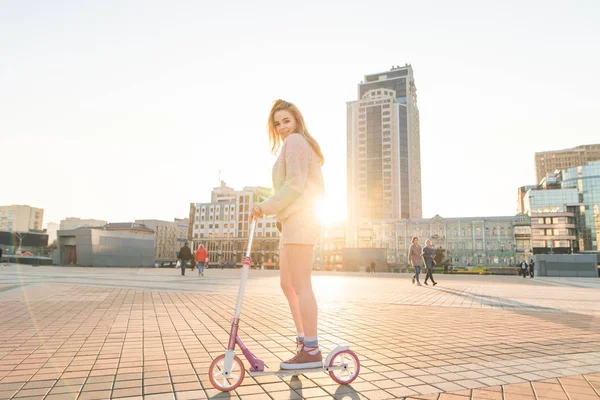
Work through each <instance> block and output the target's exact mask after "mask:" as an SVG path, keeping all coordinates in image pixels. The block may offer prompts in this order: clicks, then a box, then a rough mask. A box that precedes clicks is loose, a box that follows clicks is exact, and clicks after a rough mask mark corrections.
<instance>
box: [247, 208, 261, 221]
mask: <svg viewBox="0 0 600 400" xmlns="http://www.w3.org/2000/svg"><path fill="white" fill-rule="evenodd" d="M262 215H263V212H262V209H261V208H260V205H258V204H255V205H254V206H252V208H251V209H250V217H249V219H248V222H250V223H252V221H253V220H255V219H256V220H258V219H259V218H260V217H261V216H262Z"/></svg>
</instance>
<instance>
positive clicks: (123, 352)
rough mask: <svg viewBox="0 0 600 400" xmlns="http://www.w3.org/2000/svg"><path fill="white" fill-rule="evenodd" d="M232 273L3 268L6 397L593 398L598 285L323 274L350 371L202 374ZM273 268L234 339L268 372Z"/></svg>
mask: <svg viewBox="0 0 600 400" xmlns="http://www.w3.org/2000/svg"><path fill="white" fill-rule="evenodd" d="M239 278H240V271H239V270H213V269H210V270H207V271H206V272H205V276H204V277H201V276H200V277H199V276H197V273H193V272H191V271H188V275H187V276H185V277H184V276H181V275H180V272H179V270H175V269H116V268H106V269H101V268H67V267H64V268H60V267H31V266H16V265H12V266H0V399H21V400H24V399H39V400H42V399H44V400H59V399H60V400H63V399H64V400H69V399H72V400H75V399H77V400H92V399H136V400H141V399H145V400H162V399H169V400H171V399H177V400H186V399H205V398H218V399H230V398H231V399H236V398H242V399H276V400H278V399H332V398H335V399H352V400H354V399H369V400H378V399H395V398H407V399H422V400H433V399H440V400H447V399H455V400H469V399H482V400H483V399H485V400H495V399H498V400H500V399H506V400H529V399H532V400H533V399H539V400H542V399H555V400H559V399H567V400H587V399H600V279H593V278H589V279H576V278H564V279H550V278H536V279H533V280H531V279H523V278H521V277H517V276H507V277H495V276H466V275H437V276H436V278H437V279H438V281H439V285H437V286H436V287H431V286H422V287H417V286H413V285H412V284H411V282H410V275H408V274H376V275H369V274H365V273H363V274H360V273H333V272H332V273H327V272H317V273H315V275H314V280H313V281H314V287H315V292H316V294H317V297H318V302H319V307H320V310H319V311H320V319H319V322H320V323H319V339H320V343H321V345H322V347H323V348H324V349H325V351H327V350H328V349H332V348H333V347H335V346H336V345H337V344H340V343H347V344H349V345H350V346H351V349H352V350H353V351H354V352H356V353H357V354H358V356H359V359H360V361H361V371H360V375H359V377H358V378H357V379H356V380H355V381H354V382H353V383H352V384H351V385H347V386H340V385H337V384H336V383H335V382H334V381H333V380H332V379H331V378H330V377H329V376H328V375H326V374H325V373H313V374H307V375H302V376H299V377H287V378H284V379H279V378H277V377H274V376H273V377H272V376H268V377H257V378H252V377H250V376H248V375H246V378H245V379H244V382H243V384H242V386H240V387H239V388H238V389H237V390H236V391H235V392H230V393H221V392H218V391H217V390H215V389H213V388H212V386H211V384H210V382H209V379H208V367H209V365H210V363H211V361H212V360H213V359H214V358H216V357H217V356H219V355H221V354H223V352H224V346H225V345H226V343H227V339H228V332H229V328H230V321H231V317H232V315H233V309H234V307H235V300H236V297H237V290H238V287H239ZM278 279H279V278H278V272H277V271H251V272H250V279H249V280H248V286H247V294H246V297H245V299H244V309H243V312H242V322H241V326H240V336H241V337H242V339H243V340H244V342H245V343H246V345H247V346H248V347H249V348H250V349H251V350H252V351H253V352H254V353H255V354H256V355H257V356H258V357H260V358H261V359H263V360H264V361H265V362H266V364H267V365H268V366H270V367H271V368H274V369H277V367H278V364H279V362H280V361H281V360H283V359H287V358H289V357H290V355H291V354H292V353H291V350H292V349H293V348H294V339H295V330H294V326H293V322H292V320H291V317H290V314H289V310H288V308H287V303H286V301H285V298H284V297H283V295H282V293H281V290H280V288H279V280H278Z"/></svg>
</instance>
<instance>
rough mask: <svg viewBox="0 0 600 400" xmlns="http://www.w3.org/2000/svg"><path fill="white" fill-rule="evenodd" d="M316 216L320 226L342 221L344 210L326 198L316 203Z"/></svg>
mask: <svg viewBox="0 0 600 400" xmlns="http://www.w3.org/2000/svg"><path fill="white" fill-rule="evenodd" d="M317 216H318V217H319V220H320V221H321V223H322V224H327V223H331V222H336V221H342V220H344V218H345V209H344V207H341V206H340V204H337V203H336V202H334V201H332V199H329V198H327V197H326V198H324V199H323V200H321V201H319V202H318V203H317Z"/></svg>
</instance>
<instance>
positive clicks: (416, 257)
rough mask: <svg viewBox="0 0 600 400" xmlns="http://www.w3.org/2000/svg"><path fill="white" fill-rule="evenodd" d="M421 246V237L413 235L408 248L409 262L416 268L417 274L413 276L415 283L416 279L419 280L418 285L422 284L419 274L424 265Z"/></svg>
mask: <svg viewBox="0 0 600 400" xmlns="http://www.w3.org/2000/svg"><path fill="white" fill-rule="evenodd" d="M421 252H422V249H421V246H419V238H418V237H416V236H415V237H413V238H412V244H411V245H410V248H409V249H408V262H409V264H410V265H411V266H413V267H414V269H415V274H414V275H413V278H412V283H413V285H414V284H415V279H416V280H417V285H418V286H422V285H421V282H419V274H420V273H421V267H422V266H423V257H422V256H421Z"/></svg>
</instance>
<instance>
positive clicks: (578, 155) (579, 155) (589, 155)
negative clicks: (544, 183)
mask: <svg viewBox="0 0 600 400" xmlns="http://www.w3.org/2000/svg"><path fill="white" fill-rule="evenodd" d="M592 161H600V144H587V145H583V146H577V147H573V148H572V149H564V150H554V151H542V152H539V153H535V179H536V180H537V181H536V182H535V183H536V184H539V183H540V181H541V180H542V179H544V178H545V177H546V175H547V174H550V173H552V172H554V171H555V170H557V169H560V170H563V169H567V168H573V167H578V166H580V165H585V164H586V163H588V162H592Z"/></svg>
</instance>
